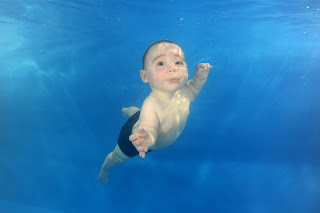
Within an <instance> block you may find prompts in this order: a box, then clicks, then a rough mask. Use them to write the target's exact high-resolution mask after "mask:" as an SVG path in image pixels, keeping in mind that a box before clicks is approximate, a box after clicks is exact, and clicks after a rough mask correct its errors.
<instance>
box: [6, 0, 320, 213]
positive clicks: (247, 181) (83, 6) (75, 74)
mask: <svg viewBox="0 0 320 213" xmlns="http://www.w3.org/2000/svg"><path fill="white" fill-rule="evenodd" d="M159 40H171V41H173V42H176V43H177V44H179V45H180V46H181V48H182V49H183V50H184V52H185V55H186V61H187V64H188V68H189V77H190V78H192V77H193V75H194V69H195V67H196V65H197V63H200V62H208V63H211V64H212V65H213V68H212V70H211V71H210V74H209V78H208V81H207V83H206V85H205V86H204V88H203V90H202V91H201V93H200V95H199V96H198V97H197V99H196V101H195V102H193V103H192V104H191V107H190V116H189V118H188V121H187V124H186V127H185V130H184V132H183V133H182V135H181V136H180V138H179V139H178V140H177V141H176V143H174V144H173V145H172V146H169V147H167V148H165V149H163V150H158V151H154V152H152V153H148V155H147V157H146V158H145V159H141V158H139V157H135V158H133V159H130V160H129V161H127V162H125V163H124V164H122V165H119V166H118V167H116V168H114V170H113V172H112V174H111V176H110V178H109V183H108V184H106V185H105V184H102V183H100V182H99V181H97V180H96V178H97V175H98V173H99V170H100V168H101V165H102V163H103V161H104V159H105V157H106V155H107V154H108V153H109V152H110V151H112V150H113V148H114V147H115V145H116V143H117V138H118V134H119V131H120V128H121V126H122V125H123V124H124V123H125V122H126V120H127V118H126V117H124V116H123V115H122V113H121V108H122V107H128V106H137V107H141V104H142V102H143V100H144V99H145V98H146V96H147V95H148V94H149V92H150V88H149V86H148V85H146V84H144V83H143V82H142V81H141V79H140V75H139V71H140V69H142V56H143V54H144V52H145V50H146V49H147V48H148V47H149V46H150V45H151V44H153V43H154V42H156V41H159ZM319 144H320V1H319V0H314V1H312V0H308V1H305V0H289V1H285V0H277V1H276V0H258V1H252V0H244V1H240V0H226V1H210V0H205V1H188V0H185V1H182V0H158V1H151V0H141V1H135V2H134V1H129V0H95V1H85V0H70V1H58V0H29V1H22V0H10V1H8V0H0V212H1V213H11V212H12V213H16V212H34V213H40V212H41V213H43V212H46V213H47V212H48V213H63V212H139V213H144V212H219V213H235V212H237V213H239V212H243V213H280V212H281V213H282V212H283V213H287V212H291V213H300V212H301V213H302V212H303V213H318V212H320V155H319V152H320V145H319Z"/></svg>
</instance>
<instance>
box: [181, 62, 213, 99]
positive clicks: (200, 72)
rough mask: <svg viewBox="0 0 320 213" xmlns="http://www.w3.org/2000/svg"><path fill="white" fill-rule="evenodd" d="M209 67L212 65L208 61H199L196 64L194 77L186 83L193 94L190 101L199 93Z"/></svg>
mask: <svg viewBox="0 0 320 213" xmlns="http://www.w3.org/2000/svg"><path fill="white" fill-rule="evenodd" d="M211 68H212V65H211V64H209V63H199V64H198V65H197V68H196V70H195V75H194V77H193V78H192V79H191V80H190V81H188V83H187V84H186V86H187V87H188V88H189V90H190V91H191V93H192V95H193V98H191V101H194V99H195V98H196V97H197V96H198V95H199V93H200V91H201V89H202V87H203V85H204V84H205V83H206V81H207V78H208V75H209V71H210V69H211Z"/></svg>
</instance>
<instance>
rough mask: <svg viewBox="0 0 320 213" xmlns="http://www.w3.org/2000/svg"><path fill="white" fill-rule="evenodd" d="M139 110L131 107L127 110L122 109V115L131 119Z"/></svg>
mask: <svg viewBox="0 0 320 213" xmlns="http://www.w3.org/2000/svg"><path fill="white" fill-rule="evenodd" d="M139 110H140V109H139V108H138V107H135V106H132V107H128V108H122V113H123V114H124V115H126V116H128V117H131V116H132V115H133V114H134V113H136V112H138V111H139Z"/></svg>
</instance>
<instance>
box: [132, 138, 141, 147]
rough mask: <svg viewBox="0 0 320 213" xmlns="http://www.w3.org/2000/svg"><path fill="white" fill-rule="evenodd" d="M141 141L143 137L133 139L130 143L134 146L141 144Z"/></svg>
mask: <svg viewBox="0 0 320 213" xmlns="http://www.w3.org/2000/svg"><path fill="white" fill-rule="evenodd" d="M143 142H144V139H142V138H139V139H137V140H135V141H132V143H133V145H134V146H135V147H138V146H141V145H142V144H143Z"/></svg>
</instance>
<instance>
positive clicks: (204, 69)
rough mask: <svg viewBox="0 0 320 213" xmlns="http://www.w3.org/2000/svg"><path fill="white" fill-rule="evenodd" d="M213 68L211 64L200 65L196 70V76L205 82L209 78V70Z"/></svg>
mask: <svg viewBox="0 0 320 213" xmlns="http://www.w3.org/2000/svg"><path fill="white" fill-rule="evenodd" d="M211 68H212V65H210V64H209V63H199V64H198V65H197V68H196V71H195V72H196V73H195V76H196V78H198V79H200V80H205V79H207V77H208V74H209V70H210V69H211Z"/></svg>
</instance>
